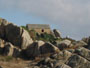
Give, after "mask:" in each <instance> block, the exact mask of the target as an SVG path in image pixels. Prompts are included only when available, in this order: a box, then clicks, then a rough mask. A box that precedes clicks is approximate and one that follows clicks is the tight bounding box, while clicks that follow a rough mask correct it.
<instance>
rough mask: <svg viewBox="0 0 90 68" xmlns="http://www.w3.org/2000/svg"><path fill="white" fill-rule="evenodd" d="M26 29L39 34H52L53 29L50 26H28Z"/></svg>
mask: <svg viewBox="0 0 90 68" xmlns="http://www.w3.org/2000/svg"><path fill="white" fill-rule="evenodd" d="M26 28H27V29H28V30H35V31H36V32H37V33H39V34H41V33H48V34H51V29H50V26H49V25H48V24H27V25H26Z"/></svg>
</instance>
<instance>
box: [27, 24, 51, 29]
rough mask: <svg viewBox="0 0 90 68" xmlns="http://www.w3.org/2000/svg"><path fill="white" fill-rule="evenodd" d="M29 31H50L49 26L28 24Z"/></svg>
mask: <svg viewBox="0 0 90 68" xmlns="http://www.w3.org/2000/svg"><path fill="white" fill-rule="evenodd" d="M26 27H27V28H28V29H50V26H49V25H48V24H27V25H26Z"/></svg>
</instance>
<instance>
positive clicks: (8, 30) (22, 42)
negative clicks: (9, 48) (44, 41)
mask: <svg viewBox="0 0 90 68" xmlns="http://www.w3.org/2000/svg"><path fill="white" fill-rule="evenodd" d="M0 37H1V38H3V39H4V40H6V41H8V42H11V43H12V44H13V45H15V46H18V47H20V48H21V49H26V48H27V46H28V45H30V44H31V43H33V41H32V39H31V37H30V35H29V33H28V32H27V31H26V30H24V29H23V28H21V27H18V26H17V25H14V24H12V23H9V22H7V21H6V20H5V19H0Z"/></svg>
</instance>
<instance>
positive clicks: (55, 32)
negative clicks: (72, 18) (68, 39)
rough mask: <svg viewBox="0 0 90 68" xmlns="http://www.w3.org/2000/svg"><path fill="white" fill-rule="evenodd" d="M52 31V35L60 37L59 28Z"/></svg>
mask: <svg viewBox="0 0 90 68" xmlns="http://www.w3.org/2000/svg"><path fill="white" fill-rule="evenodd" d="M53 32H54V35H55V37H56V38H61V33H60V31H59V30H57V29H54V30H53Z"/></svg>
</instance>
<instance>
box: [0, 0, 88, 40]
mask: <svg viewBox="0 0 90 68" xmlns="http://www.w3.org/2000/svg"><path fill="white" fill-rule="evenodd" d="M0 5H1V6H0V8H1V9H10V8H11V9H12V8H18V9H20V10H23V11H25V12H26V13H28V14H29V13H30V14H34V15H36V16H41V17H43V18H45V19H47V20H49V21H51V24H56V25H60V26H61V27H59V29H60V30H61V31H62V32H63V34H64V36H65V35H70V36H71V37H73V38H78V39H80V38H81V37H84V36H89V35H90V31H89V30H88V29H90V27H89V26H90V23H89V22H90V19H89V18H90V0H8V1H7V2H6V0H0ZM72 34H73V35H72Z"/></svg>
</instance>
